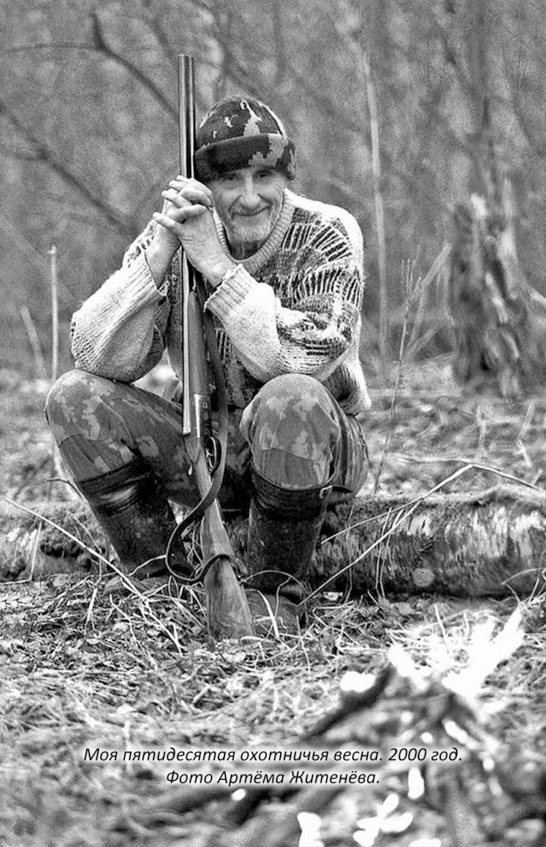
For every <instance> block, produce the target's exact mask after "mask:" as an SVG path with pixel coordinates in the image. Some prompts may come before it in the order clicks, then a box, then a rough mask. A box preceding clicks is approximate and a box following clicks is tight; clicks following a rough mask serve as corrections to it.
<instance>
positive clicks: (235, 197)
mask: <svg viewBox="0 0 546 847" xmlns="http://www.w3.org/2000/svg"><path fill="white" fill-rule="evenodd" d="M287 182H288V180H287V177H286V176H285V175H284V174H283V173H282V172H281V171H278V170H274V169H272V168H264V167H262V166H256V165H252V166H250V167H248V168H240V169H239V170H236V171H229V172H228V173H225V174H222V176H220V177H217V178H216V179H214V180H212V181H211V182H210V183H209V188H210V189H211V191H212V196H213V199H214V205H215V208H216V211H217V212H218V214H219V216H220V218H221V220H222V223H223V224H224V228H225V230H226V235H227V240H228V243H229V246H230V249H231V251H232V253H233V256H234V257H235V258H237V259H242V258H244V257H245V256H249V255H251V254H252V253H255V252H256V250H258V249H259V248H260V247H261V245H262V244H263V243H264V241H265V240H266V239H267V238H268V236H269V234H270V233H271V231H272V229H273V227H274V226H275V223H276V221H277V218H278V216H279V212H280V210H281V206H282V201H283V191H284V189H285V187H286V185H287Z"/></svg>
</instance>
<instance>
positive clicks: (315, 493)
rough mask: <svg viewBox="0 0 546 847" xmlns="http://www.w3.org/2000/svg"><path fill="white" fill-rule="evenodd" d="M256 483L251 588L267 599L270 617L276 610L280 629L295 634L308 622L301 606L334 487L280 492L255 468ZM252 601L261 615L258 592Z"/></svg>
mask: <svg viewBox="0 0 546 847" xmlns="http://www.w3.org/2000/svg"><path fill="white" fill-rule="evenodd" d="M252 483H253V491H254V494H253V498H252V500H251V504H250V512H249V521H248V537H247V554H246V563H247V567H248V571H249V577H248V579H247V580H246V584H247V586H248V588H250V589H257V592H259V593H260V594H261V595H263V596H264V601H263V603H265V606H266V614H267V613H269V615H270V616H271V612H273V614H274V616H275V620H276V622H277V624H280V627H279V628H282V629H283V630H285V631H287V632H295V631H297V629H298V624H301V623H303V621H304V615H303V614H302V612H301V611H300V610H299V609H297V608H296V604H299V603H301V601H302V600H303V599H304V597H305V585H306V581H307V578H308V575H309V568H310V564H311V560H312V558H313V554H314V552H315V547H316V544H317V541H318V538H319V534H320V529H321V526H322V522H323V520H324V515H325V513H326V507H327V504H328V498H329V496H330V493H331V491H332V486H331V485H329V484H326V485H323V486H320V487H317V488H311V489H309V488H306V489H299V490H291V489H285V488H279V487H278V486H276V485H273V484H272V483H270V482H268V481H267V480H266V479H264V478H263V477H262V476H260V475H259V474H258V473H257V472H256V471H255V470H253V472H252ZM257 592H256V593H257ZM249 603H250V604H251V610H252V611H256V608H255V607H256V599H255V597H253V596H252V593H250V596H249ZM300 608H301V607H300Z"/></svg>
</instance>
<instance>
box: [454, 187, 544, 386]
mask: <svg viewBox="0 0 546 847" xmlns="http://www.w3.org/2000/svg"><path fill="white" fill-rule="evenodd" d="M482 181H483V182H484V183H485V187H486V191H485V196H480V195H478V194H473V195H472V197H471V199H470V203H468V204H466V205H464V204H459V205H458V206H457V207H456V209H455V213H454V224H455V237H454V244H453V251H452V262H451V278H450V286H449V301H450V310H451V315H452V319H453V323H454V329H455V346H456V352H455V357H454V365H453V368H454V374H455V377H456V378H457V379H458V380H459V381H460V382H462V383H465V382H470V381H472V382H474V383H475V384H477V386H479V385H480V384H482V385H490V386H492V387H494V389H495V390H496V391H497V392H498V393H500V395H501V396H502V397H511V398H515V397H519V396H521V395H522V394H525V393H527V392H529V391H534V390H536V389H537V388H540V387H541V386H542V385H543V384H544V361H545V358H544V354H545V349H544V338H545V337H546V335H545V329H546V299H545V298H544V297H542V295H540V294H539V293H538V292H537V291H536V290H535V289H533V288H532V286H530V285H529V284H528V282H527V281H526V279H525V276H524V274H523V271H522V269H521V266H520V264H519V261H518V257H517V252H516V243H515V230H514V209H513V199H512V192H511V187H510V183H509V181H508V179H507V178H504V179H502V180H500V179H499V178H498V177H497V176H496V174H495V172H494V171H491V172H490V173H489V174H485V175H484V174H482Z"/></svg>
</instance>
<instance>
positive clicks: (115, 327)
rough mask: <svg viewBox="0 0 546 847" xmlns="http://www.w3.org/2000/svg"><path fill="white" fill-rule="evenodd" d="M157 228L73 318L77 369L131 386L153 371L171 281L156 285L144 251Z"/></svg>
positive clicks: (147, 233)
mask: <svg viewBox="0 0 546 847" xmlns="http://www.w3.org/2000/svg"><path fill="white" fill-rule="evenodd" d="M154 226H155V224H153V223H151V224H149V225H148V227H147V228H146V230H145V231H144V232H143V233H142V234H141V235H140V236H139V237H138V238H137V239H136V241H135V242H134V243H133V244H132V245H131V246H130V247H129V249H128V251H127V252H126V254H125V256H124V258H123V263H122V266H121V268H120V269H119V270H118V271H116V272H115V273H114V274H112V276H111V277H109V279H107V280H106V282H105V283H104V284H103V285H102V286H101V288H99V289H98V290H97V291H96V292H95V293H94V294H92V295H91V296H90V297H89V298H88V299H87V300H86V301H85V303H84V304H83V305H82V306H81V308H80V309H79V310H78V311H77V312H76V313H75V314H74V316H73V318H72V326H71V339H72V354H73V356H74V361H75V364H76V367H77V368H81V369H82V370H86V371H89V372H90V373H94V374H97V376H104V377H107V378H108V379H117V380H119V381H120V382H132V381H134V380H136V379H139V378H140V377H141V376H143V375H144V374H145V373H147V372H148V371H149V370H151V369H152V367H153V366H154V365H155V364H157V362H158V361H159V360H160V358H161V355H162V353H163V349H164V346H165V331H166V327H167V323H168V319H169V312H170V302H169V287H170V281H169V278H166V280H165V282H164V283H163V285H162V287H161V289H158V287H157V286H156V284H155V282H154V279H153V276H152V274H151V272H150V269H149V267H148V264H147V262H146V257H145V250H146V247H147V245H148V244H149V243H150V240H151V237H152V235H153V231H154Z"/></svg>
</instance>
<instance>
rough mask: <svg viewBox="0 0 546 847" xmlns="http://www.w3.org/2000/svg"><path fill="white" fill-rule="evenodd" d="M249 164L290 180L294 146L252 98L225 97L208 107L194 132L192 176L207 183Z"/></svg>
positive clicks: (293, 169) (293, 170)
mask: <svg viewBox="0 0 546 847" xmlns="http://www.w3.org/2000/svg"><path fill="white" fill-rule="evenodd" d="M253 165H264V166H266V167H271V168H277V169H278V170H280V171H282V172H283V173H284V174H286V176H287V177H288V179H294V177H295V175H296V151H295V146H294V143H293V142H292V141H291V140H290V139H289V138H288V136H287V134H286V131H285V128H284V126H283V125H282V123H281V121H280V120H279V118H278V117H277V116H276V114H275V113H274V112H272V111H271V109H270V108H269V107H268V106H266V105H265V104H264V103H261V102H260V101H259V100H255V99H253V98H252V97H226V98H225V99H224V100H220V102H218V103H216V105H215V106H213V107H212V109H211V110H210V111H209V112H208V113H207V114H206V115H205V117H204V118H203V120H202V121H201V123H200V124H199V127H198V129H197V134H196V143H195V173H196V176H197V178H198V179H200V180H201V181H202V182H207V181H209V180H211V179H215V177H217V176H220V175H221V174H222V173H225V172H226V171H231V170H237V169H238V168H245V167H251V166H253Z"/></svg>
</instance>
